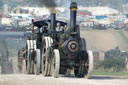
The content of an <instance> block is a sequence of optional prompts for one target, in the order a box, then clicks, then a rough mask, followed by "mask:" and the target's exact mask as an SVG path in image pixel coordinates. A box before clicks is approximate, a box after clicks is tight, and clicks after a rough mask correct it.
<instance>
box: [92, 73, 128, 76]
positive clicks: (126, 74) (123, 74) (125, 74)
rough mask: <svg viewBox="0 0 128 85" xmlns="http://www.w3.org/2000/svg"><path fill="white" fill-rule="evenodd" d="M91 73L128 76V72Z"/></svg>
mask: <svg viewBox="0 0 128 85" xmlns="http://www.w3.org/2000/svg"><path fill="white" fill-rule="evenodd" d="M93 75H108V76H111V75H112V76H128V72H94V73H93Z"/></svg>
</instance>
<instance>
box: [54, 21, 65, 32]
mask: <svg viewBox="0 0 128 85" xmlns="http://www.w3.org/2000/svg"><path fill="white" fill-rule="evenodd" d="M56 31H58V32H60V31H64V28H63V26H61V24H60V23H59V22H58V23H57V28H56Z"/></svg>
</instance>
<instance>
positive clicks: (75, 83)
mask: <svg viewBox="0 0 128 85" xmlns="http://www.w3.org/2000/svg"><path fill="white" fill-rule="evenodd" d="M0 85H128V78H127V77H123V78H122V77H105V76H93V78H92V79H86V78H74V77H59V78H53V77H43V76H42V75H25V74H12V75H11V74H10V75H0Z"/></svg>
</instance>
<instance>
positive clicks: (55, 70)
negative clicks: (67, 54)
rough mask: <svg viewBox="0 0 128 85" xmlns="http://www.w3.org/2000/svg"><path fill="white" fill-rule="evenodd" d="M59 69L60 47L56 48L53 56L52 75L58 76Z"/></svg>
mask: <svg viewBox="0 0 128 85" xmlns="http://www.w3.org/2000/svg"><path fill="white" fill-rule="evenodd" d="M59 71H60V53H59V50H58V49H54V50H53V58H52V76H53V77H55V78H58V77H59Z"/></svg>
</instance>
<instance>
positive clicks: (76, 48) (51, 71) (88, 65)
mask: <svg viewBox="0 0 128 85" xmlns="http://www.w3.org/2000/svg"><path fill="white" fill-rule="evenodd" d="M76 13H77V4H76V3H75V2H73V3H71V5H70V26H69V27H67V29H68V30H67V31H65V32H64V31H61V32H60V31H57V30H56V27H57V25H56V24H57V23H58V22H59V23H60V24H61V26H63V27H64V26H65V25H67V23H65V22H62V21H58V20H56V14H55V13H51V19H48V20H40V21H35V20H33V27H34V26H36V27H37V28H39V29H40V30H41V27H43V30H42V32H38V33H35V32H34V30H33V32H32V33H31V34H30V36H28V38H27V40H26V48H25V52H24V56H25V57H24V59H25V60H24V70H25V71H27V73H36V74H40V72H42V74H43V75H44V76H54V77H59V74H63V75H66V74H69V73H70V71H71V70H72V71H74V74H75V76H76V77H84V76H85V75H86V76H87V78H91V74H92V70H93V54H92V52H91V51H87V49H86V41H85V39H84V38H81V37H80V29H79V26H78V25H76ZM45 26H46V27H45ZM44 27H45V28H44ZM33 29H34V28H33Z"/></svg>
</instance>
